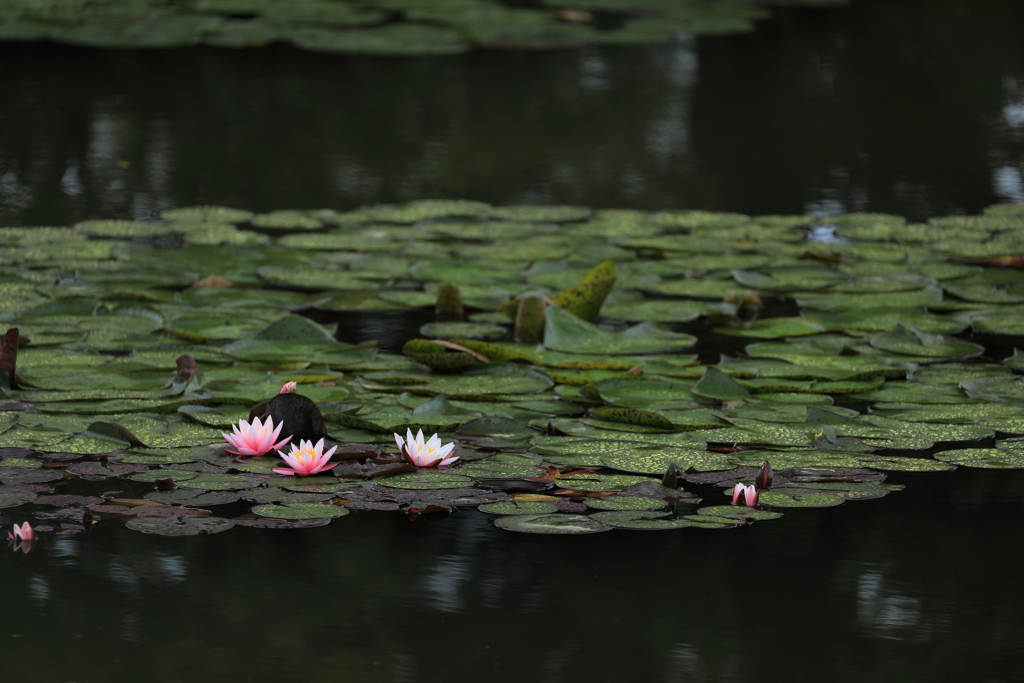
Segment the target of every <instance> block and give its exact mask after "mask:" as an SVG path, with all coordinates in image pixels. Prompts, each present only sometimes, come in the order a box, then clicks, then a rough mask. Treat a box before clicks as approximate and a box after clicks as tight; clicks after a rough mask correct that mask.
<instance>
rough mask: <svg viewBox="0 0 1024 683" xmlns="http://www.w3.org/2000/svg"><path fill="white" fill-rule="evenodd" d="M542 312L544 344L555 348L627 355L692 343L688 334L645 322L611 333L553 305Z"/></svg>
mask: <svg viewBox="0 0 1024 683" xmlns="http://www.w3.org/2000/svg"><path fill="white" fill-rule="evenodd" d="M545 312H546V314H547V317H546V322H545V327H544V346H545V347H546V348H549V349H553V350H555V351H566V352H572V353H587V354H602V355H628V354H643V353H655V352H659V351H670V350H675V349H682V348H686V347H689V346H692V345H693V344H694V343H695V342H696V338H695V337H693V336H691V335H688V334H680V333H676V332H669V331H668V330H665V329H662V328H661V327H659V326H658V325H656V324H654V323H649V322H648V323H640V324H639V325H634V326H633V327H629V328H627V329H625V330H623V331H621V332H613V331H611V330H606V329H604V328H601V327H598V326H597V325H592V324H591V323H588V322H586V321H585V320H581V319H580V318H577V317H576V316H574V315H573V314H572V313H569V312H567V311H564V310H562V309H561V308H558V307H557V306H548V307H547V309H545Z"/></svg>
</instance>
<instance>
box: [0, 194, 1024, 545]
mask: <svg viewBox="0 0 1024 683" xmlns="http://www.w3.org/2000/svg"><path fill="white" fill-rule="evenodd" d="M161 217H162V220H161V221H160V222H134V221H85V222H82V223H79V224H77V225H74V226H72V227H11V228H0V329H7V330H8V332H7V334H6V336H5V337H4V342H3V345H2V347H0V389H2V391H3V393H4V395H5V396H6V398H4V399H0V411H2V412H0V458H2V459H0V484H2V485H0V507H4V508H12V509H11V510H10V511H9V513H8V515H7V516H8V517H9V519H8V520H6V522H7V523H10V521H11V520H13V519H14V517H17V518H18V519H22V518H23V517H24V518H25V519H31V520H32V522H33V525H34V527H35V529H36V531H38V532H39V533H40V535H42V536H45V535H47V534H50V533H77V532H81V531H83V530H85V529H87V528H90V526H91V524H92V523H94V522H98V521H112V522H113V523H120V522H119V520H125V523H126V524H127V526H128V527H130V528H132V529H136V530H139V531H143V532H147V533H159V534H171V535H181V534H195V533H213V532H218V531H224V530H226V529H229V528H231V527H232V526H235V525H243V526H258V527H302V526H315V525H320V524H326V523H328V522H329V521H330V520H331V519H333V518H335V517H340V516H343V515H346V514H349V513H350V511H353V510H359V511H362V510H391V511H397V512H402V513H405V514H408V515H410V516H413V517H417V516H426V517H436V516H439V515H443V514H447V513H452V512H456V511H458V510H460V509H464V508H466V507H475V508H478V509H479V510H482V511H483V512H486V513H491V514H496V515H498V516H499V517H498V518H497V521H496V523H497V524H498V525H499V526H501V527H503V528H508V529H513V530H517V531H527V532H537V533H589V532H595V531H607V530H610V529H612V528H627V529H673V528H680V527H695V528H733V527H736V526H742V525H745V524H748V523H749V522H751V521H753V520H767V519H773V518H777V517H779V516H780V513H779V511H778V510H779V509H780V508H789V507H824V506H833V505H839V504H841V503H843V502H845V501H847V500H857V499H864V498H876V497H880V496H884V495H886V494H888V493H889V492H890V491H892V490H897V489H899V488H900V487H899V486H897V485H892V484H888V483H886V482H885V478H886V472H892V471H947V470H951V469H954V468H955V466H957V465H961V466H968V467H990V468H1005V467H1024V439H1021V438H1018V437H1019V435H1024V384H1022V380H1021V375H1020V374H1019V372H1020V371H1021V370H1022V369H1024V356H1022V354H1021V353H1020V352H1019V351H1016V350H1014V351H1013V352H1012V355H1011V353H1010V349H1012V342H1013V341H1014V340H1015V338H1017V337H1019V336H1020V335H1022V334H1024V269H1022V268H1021V265H1022V259H1021V256H1020V245H1021V244H1024V205H997V206H993V207H990V208H989V209H988V210H986V211H985V213H984V215H981V216H951V217H944V218H936V219H933V220H931V221H930V222H929V223H928V224H908V223H906V221H904V220H903V219H902V218H899V217H896V216H890V215H880V214H847V215H839V216H829V217H826V218H820V217H819V218H815V217H811V216H753V217H751V216H746V215H740V214H732V213H710V212H701V211H652V212H644V211H635V210H611V209H602V210H593V209H590V208H586V207H575V206H507V207H494V206H490V205H488V204H485V203H482V202H474V201H456V200H433V201H432V200H425V201H418V202H411V203H409V204H404V205H378V206H369V207H363V208H360V209H357V210H354V211H347V212H338V211H333V210H320V211H276V212H271V213H265V214H259V215H254V214H252V213H250V212H247V211H242V210H236V209H228V208H221V207H192V208H181V209H174V210H170V211H165V212H164V213H163V214H162V215H161ZM396 319H397V320H413V319H420V320H430V322H425V323H424V324H423V325H422V327H421V328H420V330H419V335H418V336H416V335H410V336H409V338H403V339H399V340H395V339H381V341H382V343H387V344H390V345H392V346H393V348H396V349H397V348H399V345H401V347H402V353H388V352H384V351H382V350H381V349H380V348H379V347H378V345H377V344H376V342H375V341H374V340H370V341H366V340H365V338H366V337H367V336H368V335H371V334H372V333H373V331H374V330H375V329H380V328H381V326H383V325H385V324H388V323H389V321H391V322H393V321H394V320H396ZM317 321H319V322H317ZM332 321H333V322H332ZM344 339H348V340H350V341H342V340H344ZM360 339H363V340H362V341H360ZM396 342H397V343H396ZM695 345H697V346H696V350H697V351H698V353H694V352H693V351H694V347H695ZM1003 349H1005V351H1004V350H1003ZM291 382H294V383H295V385H294V388H295V389H296V393H289V392H286V393H285V394H281V393H280V392H281V388H282V385H285V384H286V383H291ZM289 388H292V385H289ZM279 396H294V397H300V398H301V401H302V402H304V403H302V405H304V406H306V407H305V408H299V409H294V410H293V409H291V408H288V409H287V410H286V409H285V408H286V407H283V399H278V400H277V401H276V403H279V404H282V405H280V406H278V408H273V404H274V403H275V398H276V397H279ZM294 400H295V401H299V400H300V399H299V398H297V399H294ZM296 405H299V404H296ZM268 406H270V407H268ZM309 406H313V407H312V408H310V407H309ZM275 410H277V412H275ZM289 411H290V412H289ZM272 413H273V414H274V415H275V417H274V420H275V424H277V423H278V422H279V421H280V419H287V420H290V422H289V423H288V426H287V428H286V429H287V431H288V434H290V435H292V436H293V437H294V438H295V439H296V440H298V439H300V438H301V439H310V442H309V443H310V448H313V446H312V441H313V440H315V439H318V438H323V439H325V445H324V446H323V449H322V451H321V452H320V453H319V454H318V456H317V457H319V456H320V455H322V454H323V452H326V450H327V448H328V447H330V448H331V449H333V455H332V456H330V457H331V463H332V465H333V466H332V467H330V468H329V469H326V468H321V470H320V471H318V472H316V473H314V474H312V475H311V476H306V477H296V476H291V475H289V474H282V473H281V472H280V471H279V470H281V469H282V467H283V466H282V463H281V460H280V459H279V458H278V457H277V454H276V453H273V454H267V455H263V456H259V457H245V455H246V454H244V453H243V454H241V455H239V454H237V453H238V452H239V451H238V448H237V447H234V452H229V450H230V449H232V448H233V447H232V445H231V444H228V443H226V442H225V441H224V437H223V436H222V434H224V433H225V432H228V431H230V430H231V428H232V427H233V426H236V427H237V426H238V425H239V424H240V422H241V421H242V420H246V421H251V420H253V419H254V418H257V417H261V416H263V415H270V414H272ZM250 424H252V423H251V422H250ZM417 430H423V431H424V432H426V433H427V434H431V433H434V432H439V433H441V434H442V435H443V436H444V437H445V440H450V441H452V442H454V443H455V447H454V450H452V451H451V453H450V454H449V453H448V452H447V451H446V453H445V460H446V464H449V465H450V466H449V467H442V468H438V467H417V466H416V464H415V463H411V462H407V461H406V459H405V457H404V455H403V453H402V452H400V451H399V449H397V448H396V444H395V441H394V435H395V434H396V433H398V434H407V436H408V438H409V439H412V433H413V432H416V431H417ZM275 438H276V437H275ZM420 440H422V438H421V439H420ZM417 444H418V442H417ZM400 445H401V444H400ZM437 445H439V442H438V444H437ZM419 447H420V446H419V445H417V446H416V448H419ZM452 456H454V457H452ZM765 461H768V462H770V463H771V466H772V467H773V469H774V471H775V476H774V481H773V482H772V483H771V485H770V486H768V485H767V484H766V483H765V482H762V484H764V485H762V486H760V487H759V488H760V490H757V489H755V490H754V491H750V490H749V489H747V488H744V489H743V490H744V491H746V492H747V493H746V494H745V495H744V497H743V499H742V500H741V501H740V502H750V501H755V502H756V503H757V506H756V507H755V506H749V505H730V504H729V503H730V499H729V496H730V495H731V494H733V493H734V492H735V491H736V490H737V489H736V485H737V484H740V485H742V486H744V487H747V486H750V485H753V484H755V478H756V477H757V474H758V472H759V471H760V467H761V465H762V463H763V462H765ZM318 462H319V461H318ZM421 464H427V465H437V464H440V463H435V462H433V461H431V462H428V463H421ZM320 465H321V466H322V465H324V463H320ZM293 470H294V468H293ZM295 471H297V470H295ZM687 489H689V490H687ZM698 494H699V497H698ZM701 498H704V499H705V500H707V501H708V502H709V503H710V504H709V505H706V506H705V507H699V504H700V502H701V500H700V499H701ZM211 508H212V509H211ZM214 511H216V514H214ZM23 513H24V514H23ZM435 513H436V514H435ZM19 515H21V516H19ZM26 515H27V516H26Z"/></svg>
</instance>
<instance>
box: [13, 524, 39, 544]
mask: <svg viewBox="0 0 1024 683" xmlns="http://www.w3.org/2000/svg"><path fill="white" fill-rule="evenodd" d="M7 538H8V540H11V541H34V540H36V532H35V531H34V530H33V529H32V525H31V524H29V523H28V522H25V523H24V524H22V525H21V526H20V527H19V526H18V525H17V524H15V525H14V531H8V532H7Z"/></svg>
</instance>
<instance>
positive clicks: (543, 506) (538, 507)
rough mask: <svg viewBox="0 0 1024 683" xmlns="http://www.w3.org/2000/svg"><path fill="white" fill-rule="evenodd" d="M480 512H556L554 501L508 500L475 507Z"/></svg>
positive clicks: (527, 513)
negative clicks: (518, 501) (520, 501)
mask: <svg viewBox="0 0 1024 683" xmlns="http://www.w3.org/2000/svg"><path fill="white" fill-rule="evenodd" d="M477 510H479V511H480V512H486V513H489V514H492V515H543V514H548V513H552V512H558V506H557V505H556V504H555V503H548V502H543V501H539V502H522V503H517V502H515V501H508V502H504V503H486V504H484V505H480V506H478V507H477Z"/></svg>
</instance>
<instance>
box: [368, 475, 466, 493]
mask: <svg viewBox="0 0 1024 683" xmlns="http://www.w3.org/2000/svg"><path fill="white" fill-rule="evenodd" d="M377 483H378V484H380V485H381V486H390V487H392V488H396V489H417V490H430V489H454V488H461V487H463V486H469V485H471V484H472V483H473V480H472V479H470V478H469V477H463V476H461V475H458V474H451V473H449V472H430V471H419V472H404V473H402V474H395V475H392V476H390V477H381V478H380V479H377Z"/></svg>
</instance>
